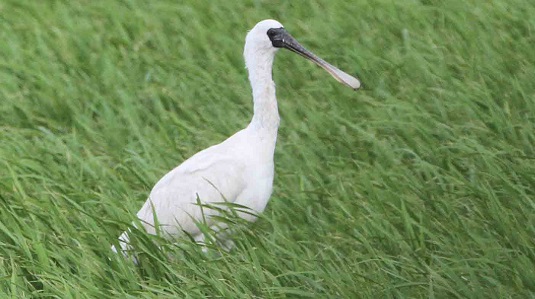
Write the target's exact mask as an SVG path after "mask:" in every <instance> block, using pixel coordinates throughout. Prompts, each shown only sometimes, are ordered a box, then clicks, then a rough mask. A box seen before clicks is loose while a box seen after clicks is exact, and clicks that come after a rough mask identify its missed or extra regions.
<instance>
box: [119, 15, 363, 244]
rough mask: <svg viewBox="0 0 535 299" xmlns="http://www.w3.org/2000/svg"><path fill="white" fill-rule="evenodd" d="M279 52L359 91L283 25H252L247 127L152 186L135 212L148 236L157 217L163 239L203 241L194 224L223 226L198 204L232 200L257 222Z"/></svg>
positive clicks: (267, 190) (269, 168)
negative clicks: (302, 59) (307, 62)
mask: <svg viewBox="0 0 535 299" xmlns="http://www.w3.org/2000/svg"><path fill="white" fill-rule="evenodd" d="M280 48H286V49H289V50H291V51H293V52H295V53H297V54H300V55H301V56H303V57H305V58H307V59H310V60H311V61H313V62H314V63H316V64H317V65H319V66H320V67H322V68H323V69H325V70H326V71H327V72H329V73H330V74H331V75H332V76H333V77H334V78H335V79H336V80H338V81H339V82H341V83H343V84H345V85H347V86H349V87H351V88H353V89H355V90H356V89H358V88H359V87H360V82H359V80H357V79H356V78H354V77H352V76H350V75H348V74H346V73H344V72H343V71H341V70H339V69H337V68H336V67H334V66H332V65H330V64H328V63H327V62H325V61H324V60H322V59H321V58H319V57H317V56H316V55H314V54H313V53H311V52H309V51H308V50H306V49H305V48H303V47H302V46H301V45H300V44H299V43H298V42H297V41H296V40H295V39H294V38H293V37H292V36H291V35H290V34H289V33H288V32H287V31H286V30H285V29H284V27H283V26H282V24H281V23H279V22H277V21H275V20H264V21H261V22H259V23H258V24H256V25H255V26H254V27H253V29H252V30H251V31H250V32H249V33H248V34H247V37H246V39H245V49H244V53H243V54H244V57H245V64H246V67H247V70H248V72H249V80H250V82H251V87H252V91H253V100H254V115H253V118H252V120H251V122H250V124H249V125H248V126H247V127H246V128H245V129H243V130H241V131H239V132H237V133H235V134H234V135H232V136H231V137H229V138H228V139H227V140H225V141H223V142H222V143H220V144H217V145H214V146H211V147H209V148H207V149H205V150H202V151H200V152H198V153H197V154H195V155H193V156H192V157H191V158H189V159H187V160H186V161H184V162H183V163H182V164H180V165H179V166H178V167H176V168H175V169H173V170H171V171H170V172H169V173H167V174H166V175H165V176H164V177H163V178H161V179H160V180H159V181H158V182H157V183H156V185H155V186H154V188H153V189H152V191H151V192H150V195H149V198H148V199H147V201H146V202H145V204H144V205H143V207H142V208H141V210H139V212H138V213H137V217H138V218H139V220H140V223H141V224H142V225H143V226H144V228H145V230H146V231H147V232H148V233H151V234H155V233H156V227H155V225H156V224H155V219H157V223H158V224H157V225H159V230H160V231H161V232H162V233H163V234H164V236H165V237H169V238H175V237H178V236H180V235H182V234H184V232H185V233H187V234H189V235H190V236H192V237H193V238H194V239H195V240H196V241H197V242H203V241H204V234H203V233H202V232H201V230H200V229H199V227H198V225H197V223H198V222H202V221H206V224H207V225H208V226H210V227H211V228H212V229H214V230H215V231H218V230H219V229H221V228H222V227H223V228H224V226H225V225H224V224H223V225H222V224H221V223H218V222H217V220H216V219H212V218H211V216H213V215H218V214H219V212H218V211H217V210H213V209H206V208H202V209H201V207H200V206H199V204H198V200H199V201H200V202H201V203H202V204H214V203H220V202H231V203H234V204H238V205H241V206H245V207H247V208H249V209H250V210H251V211H252V212H253V213H238V215H239V216H240V217H242V218H243V219H246V220H248V221H254V220H256V216H255V215H258V213H261V212H262V211H263V210H264V208H265V207H266V204H267V203H268V201H269V198H270V196H271V192H272V189H273V176H274V163H273V154H274V151H275V143H276V141H277V130H278V128H279V113H278V108H277V98H276V97H275V83H274V82H273V80H272V66H273V60H274V58H275V53H276V52H277V51H278V49H280ZM154 214H156V217H155V215H154ZM119 243H120V245H121V249H122V251H123V253H125V251H126V250H128V249H129V248H130V245H129V244H128V243H129V237H128V233H127V232H124V233H123V234H122V235H121V236H120V237H119ZM227 245H228V244H227ZM230 246H231V245H230ZM113 250H114V251H116V250H115V247H113Z"/></svg>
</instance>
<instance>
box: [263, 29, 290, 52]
mask: <svg viewBox="0 0 535 299" xmlns="http://www.w3.org/2000/svg"><path fill="white" fill-rule="evenodd" d="M267 35H268V37H269V40H271V43H272V44H273V47H275V48H284V37H285V35H288V32H287V31H286V30H285V29H284V28H283V27H281V28H271V29H269V30H268V32H267Z"/></svg>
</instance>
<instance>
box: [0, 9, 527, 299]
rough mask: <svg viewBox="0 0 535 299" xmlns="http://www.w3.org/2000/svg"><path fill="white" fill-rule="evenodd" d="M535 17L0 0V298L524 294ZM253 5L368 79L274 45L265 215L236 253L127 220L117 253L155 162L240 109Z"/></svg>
mask: <svg viewBox="0 0 535 299" xmlns="http://www.w3.org/2000/svg"><path fill="white" fill-rule="evenodd" d="M534 16H535V4H534V3H533V1H531V0H489V1H476V0H468V1H465V0H451V1H439V0H425V1H424V0H420V1H417V0H414V1H387V0H379V1H364V0H353V1H342V0H318V1H301V0H299V1H262V0H257V1H252V0H251V1H217V2H216V1H174V0H166V1H163V0H160V1H141V0H124V1H105V0H99V1H83V0H78V1H53V0H50V1H31V0H3V1H0V37H1V38H0V286H1V287H0V297H1V298H9V297H11V298H25V297H55V298H107V297H113V298H175V297H178V298H202V297H222V298H284V297H287V298H535V245H534V244H535V163H534V162H535V161H534V159H535V50H534V47H535V18H534ZM265 18H275V19H278V20H279V21H281V22H282V23H283V24H285V27H286V28H287V29H288V31H289V32H290V33H292V34H293V35H294V36H295V37H296V38H297V39H298V40H300V41H301V43H302V44H303V45H305V46H306V47H307V48H309V49H310V50H312V51H314V52H315V53H316V54H318V55H320V56H322V57H323V58H325V60H327V61H329V62H332V63H333V64H334V65H337V66H339V67H340V68H341V69H343V70H345V71H347V72H348V73H351V74H356V75H358V76H359V78H360V79H361V80H362V81H363V85H364V87H363V89H362V90H360V91H358V92H353V91H351V90H350V89H349V88H346V87H344V86H342V85H341V84H339V83H337V82H336V81H335V80H333V79H332V78H331V77H330V76H329V75H328V74H327V73H325V72H324V71H323V70H321V69H319V68H317V67H316V66H314V65H313V64H311V63H310V62H308V61H306V60H304V59H302V58H300V57H298V56H297V55H294V54H292V53H290V52H289V51H280V52H279V54H278V56H277V60H276V63H275V67H274V77H275V81H276V83H277V87H278V98H279V110H280V113H281V119H282V122H281V128H280V130H279V140H278V145H277V150H276V153H275V160H276V178H275V182H274V193H273V196H272V198H271V201H270V203H269V205H268V208H267V210H266V212H265V213H264V214H263V216H262V217H261V219H260V220H259V221H258V222H257V223H255V224H254V225H252V226H247V228H244V229H243V230H241V231H240V232H239V233H238V234H237V235H236V242H237V246H236V248H235V249H234V250H232V251H231V252H228V253H226V252H222V253H220V254H211V253H209V254H203V253H202V252H201V250H200V248H199V247H198V246H194V245H193V244H192V243H191V242H190V241H186V240H184V242H183V243H182V244H169V243H166V242H165V241H163V240H159V239H158V238H156V237H151V236H149V235H146V234H143V233H142V232H137V233H136V234H135V236H134V237H135V239H137V240H138V243H139V246H138V250H139V252H140V262H141V263H140V265H139V266H136V265H134V264H133V263H132V262H131V261H130V260H128V259H124V258H122V257H120V256H117V255H114V254H113V253H112V252H111V250H110V244H112V243H114V242H116V238H117V236H118V235H119V234H120V233H121V232H122V231H123V230H124V229H126V228H127V227H128V225H129V223H130V222H131V221H132V220H133V219H134V215H135V213H136V212H137V210H138V209H139V208H140V206H141V204H142V203H143V202H144V201H145V199H146V197H147V195H148V193H149V191H150V189H151V187H152V186H153V185H154V183H155V182H156V181H157V180H158V179H159V178H160V177H161V176H162V175H163V174H165V173H166V172H167V171H168V170H170V169H171V168H173V167H175V166H176V165H178V164H179V163H180V162H181V161H183V160H184V159H186V158H188V157H189V156H191V155H192V154H194V153H195V152H197V151H199V150H201V149H203V148H205V147H207V146H210V145H212V144H215V143H218V142H220V141H222V140H224V139H225V138H226V137H227V136H229V135H231V134H233V133H234V132H235V131H237V130H239V129H241V128H243V127H245V126H246V125H247V124H248V122H249V120H250V118H251V116H252V100H251V95H250V88H249V85H248V81H247V74H246V70H245V68H244V63H243V59H242V49H243V41H244V37H245V34H246V32H247V30H249V29H250V28H251V27H252V26H253V25H254V24H256V22H258V21H259V20H262V19H265ZM236 225H238V226H241V224H239V223H238V224H236ZM158 244H159V245H160V246H162V249H161V250H158V249H157V248H158V247H157V246H158ZM213 250H214V251H215V250H217V249H213Z"/></svg>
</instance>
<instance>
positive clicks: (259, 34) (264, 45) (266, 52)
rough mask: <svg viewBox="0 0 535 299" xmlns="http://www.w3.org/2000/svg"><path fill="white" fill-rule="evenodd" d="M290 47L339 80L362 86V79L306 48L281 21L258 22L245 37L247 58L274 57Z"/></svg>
mask: <svg viewBox="0 0 535 299" xmlns="http://www.w3.org/2000/svg"><path fill="white" fill-rule="evenodd" d="M281 48H284V49H288V50H290V51H292V52H294V53H297V54H299V55H301V56H303V57H305V58H306V59H309V60H311V61H312V62H314V63H315V64H317V65H319V66H320V67H322V68H323V69H324V70H326V71H327V72H328V73H329V74H331V76H333V77H334V78H335V79H336V80H337V81H338V82H340V83H343V84H345V85H347V86H349V87H351V88H353V89H355V90H356V89H358V88H359V87H360V81H359V80H358V79H357V78H355V77H353V76H350V75H348V74H347V73H345V72H343V71H341V70H339V69H338V68H337V67H335V66H333V65H331V64H329V63H327V62H326V61H325V60H323V59H321V58H319V57H318V56H316V55H314V54H313V53H312V52H310V51H308V50H307V49H305V48H304V47H303V46H301V44H299V42H298V41H297V40H296V39H295V38H294V37H293V36H291V35H290V34H289V33H288V31H286V29H284V26H282V24H281V23H279V22H277V21H275V20H263V21H260V22H258V24H256V25H255V26H254V27H253V29H251V31H249V33H248V34H247V37H246V38H245V51H244V55H245V60H246V61H247V60H248V59H251V58H249V56H254V55H262V56H265V57H272V56H274V55H275V52H277V50H278V49H281Z"/></svg>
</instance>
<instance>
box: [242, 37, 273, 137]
mask: <svg viewBox="0 0 535 299" xmlns="http://www.w3.org/2000/svg"><path fill="white" fill-rule="evenodd" d="M275 52H276V51H275V50H273V49H259V48H258V47H256V45H255V44H254V43H249V42H247V43H246V44H245V50H244V56H245V65H246V66H247V69H248V71H249V81H250V82H251V87H252V89H253V100H254V116H253V119H252V120H251V123H250V124H249V127H248V128H250V129H254V130H258V131H264V132H266V133H270V134H271V135H274V137H275V138H276V136H277V130H278V128H279V122H280V117H279V110H278V107H277V98H276V96H275V83H274V82H273V78H272V68H273V60H274V58H275Z"/></svg>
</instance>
